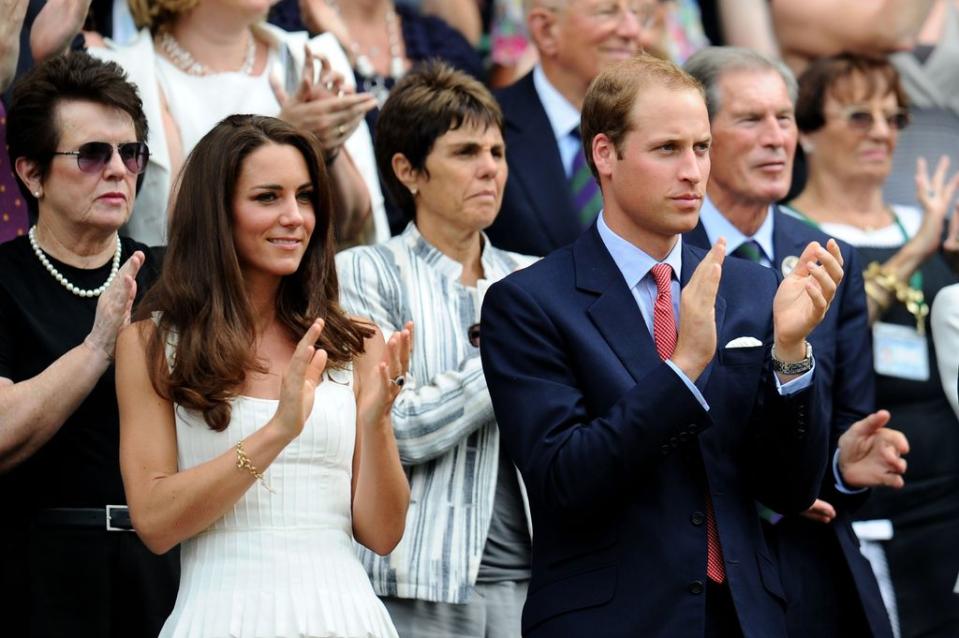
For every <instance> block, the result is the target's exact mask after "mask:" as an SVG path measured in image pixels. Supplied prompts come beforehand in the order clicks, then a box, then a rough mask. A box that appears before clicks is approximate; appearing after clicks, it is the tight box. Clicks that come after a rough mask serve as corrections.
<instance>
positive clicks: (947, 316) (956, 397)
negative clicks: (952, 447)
mask: <svg viewBox="0 0 959 638" xmlns="http://www.w3.org/2000/svg"><path fill="white" fill-rule="evenodd" d="M929 325H931V326H932V340H933V343H934V344H935V346H936V358H937V359H938V364H939V378H940V379H942V389H943V390H944V391H945V393H946V398H947V399H949V405H951V406H952V409H953V410H954V411H955V412H956V416H959V388H957V387H956V384H957V380H959V284H953V285H951V286H946V287H945V288H942V289H941V290H940V291H939V293H938V294H937V295H936V298H935V300H934V301H933V302H932V312H931V313H930V315H929Z"/></svg>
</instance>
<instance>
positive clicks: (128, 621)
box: [0, 528, 179, 638]
mask: <svg viewBox="0 0 959 638" xmlns="http://www.w3.org/2000/svg"><path fill="white" fill-rule="evenodd" d="M0 557H2V559H0V560H2V563H0V612H2V618H3V626H4V629H3V631H2V632H0V633H2V634H3V635H5V636H17V638H62V637H64V636H71V637H75V638H87V637H90V638H114V637H115V638H120V637H123V638H141V637H142V638H155V637H156V635H157V634H158V633H159V632H160V628H161V627H162V626H163V621H164V620H166V617H167V616H168V615H169V614H170V611H171V610H172V609H173V603H174V602H175V600H176V592H177V587H178V583H179V552H178V551H177V550H173V551H171V552H168V553H167V554H164V555H163V556H156V555H154V554H152V553H151V552H150V551H149V550H148V549H147V548H146V547H145V546H144V545H143V543H142V542H141V541H140V539H139V538H138V537H137V535H136V534H135V533H133V532H107V531H105V530H95V529H62V528H61V529H45V528H24V529H15V530H10V529H4V530H0Z"/></svg>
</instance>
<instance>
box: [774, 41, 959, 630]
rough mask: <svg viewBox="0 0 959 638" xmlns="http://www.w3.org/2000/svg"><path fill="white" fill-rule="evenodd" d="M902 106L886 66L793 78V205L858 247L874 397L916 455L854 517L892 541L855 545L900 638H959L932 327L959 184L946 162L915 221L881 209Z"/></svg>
mask: <svg viewBox="0 0 959 638" xmlns="http://www.w3.org/2000/svg"><path fill="white" fill-rule="evenodd" d="M908 108H909V104H908V103H907V100H906V96H905V93H904V91H903V88H902V86H901V84H900V78H899V74H898V73H897V71H896V69H895V67H893V66H892V65H891V64H890V63H889V62H888V61H887V60H886V59H884V58H871V57H865V56H861V55H854V54H843V55H838V56H835V57H831V58H823V59H820V60H818V61H816V62H813V63H812V64H811V65H810V66H809V67H808V68H807V69H806V71H805V72H804V73H803V75H802V76H801V77H800V78H799V98H798V100H797V103H796V122H797V124H798V126H799V130H800V134H801V143H802V145H803V149H804V150H805V152H806V157H807V163H808V171H809V174H808V181H807V183H806V187H805V189H804V190H803V191H802V193H801V194H800V195H799V197H797V198H796V199H794V200H793V201H792V202H791V203H790V206H791V207H792V209H793V210H794V212H796V213H797V214H798V215H800V216H802V217H803V218H804V219H806V220H807V221H809V222H810V223H812V224H816V225H818V226H821V227H822V229H823V230H824V231H825V232H827V233H829V234H831V235H834V236H836V237H838V238H840V239H843V240H845V241H847V242H848V243H850V244H852V245H854V246H856V247H857V248H858V250H859V253H860V255H861V256H862V258H863V259H862V263H863V264H868V267H867V270H866V272H865V291H864V294H865V295H866V299H867V303H868V307H869V319H870V322H871V323H872V330H873V347H874V351H875V354H876V356H875V368H876V370H875V372H876V393H877V396H879V397H881V399H882V404H883V407H885V408H888V409H889V411H890V412H891V413H892V422H891V423H890V424H889V425H890V427H892V428H895V429H897V430H900V431H902V432H903V433H904V434H905V435H906V437H907V438H908V439H909V443H910V448H911V449H910V453H909V456H908V462H909V470H908V473H907V474H906V476H905V480H906V485H905V487H904V488H903V489H901V490H898V491H892V490H889V489H881V488H880V489H876V490H874V493H873V494H872V495H871V496H870V498H869V500H868V501H867V502H866V504H865V505H864V506H863V507H862V509H860V510H859V511H858V512H857V517H858V518H860V519H861V520H881V521H887V522H888V523H883V524H882V525H880V526H879V527H878V528H877V527H876V526H872V529H873V530H875V529H884V530H888V529H890V527H891V531H892V537H891V538H886V536H888V535H887V534H883V535H882V536H883V538H878V537H876V536H874V535H872V534H870V535H867V536H863V540H865V541H873V543H872V544H871V545H870V544H869V543H866V544H865V545H866V546H867V547H870V548H872V549H871V550H867V551H872V550H880V548H881V549H884V550H885V560H886V561H888V575H889V576H891V585H892V588H893V589H894V595H893V592H892V591H888V596H887V600H886V603H887V606H888V607H890V608H891V609H892V610H893V611H897V613H898V620H899V624H900V626H901V629H902V634H901V635H902V636H919V635H922V636H944V637H945V636H950V637H951V636H957V635H959V605H956V595H955V593H954V591H953V590H954V587H955V584H956V575H957V573H959V549H957V546H956V543H955V539H956V537H957V536H959V497H957V496H956V495H957V494H959V420H957V418H956V414H955V413H954V412H953V411H952V408H951V407H950V405H949V403H948V401H947V399H946V395H945V393H944V392H943V388H942V384H941V381H940V379H939V372H938V370H937V366H936V349H935V347H934V345H933V340H932V338H931V330H930V322H929V317H928V315H929V308H930V306H931V305H932V302H933V299H934V298H935V297H936V295H937V294H938V293H939V291H940V289H942V288H943V287H945V286H948V285H950V284H952V283H954V282H955V281H956V275H955V273H953V272H952V271H951V270H950V268H949V266H948V265H947V263H946V261H945V259H944V258H943V253H942V252H940V247H941V245H942V237H943V228H944V225H945V217H946V213H947V211H948V205H949V201H950V200H951V199H952V196H953V193H954V192H955V190H956V187H957V184H959V175H954V176H952V177H951V178H950V177H949V175H948V171H949V162H948V160H946V159H945V158H942V159H940V160H939V162H938V164H937V166H936V168H935V170H934V171H933V172H932V175H931V176H930V173H929V170H928V167H927V165H926V162H925V160H922V159H920V160H919V162H918V166H917V168H916V173H915V182H916V188H917V193H916V198H917V200H918V201H919V203H920V204H921V207H922V210H919V209H917V208H914V207H911V206H902V205H896V204H895V203H890V202H889V201H888V200H887V199H886V198H885V197H884V192H883V186H884V184H885V183H886V180H887V178H888V177H889V175H890V172H891V171H892V170H893V154H894V152H895V151H896V147H897V144H898V142H899V134H900V131H901V130H902V129H903V128H904V127H905V126H906V125H907V124H908V122H909V118H908V115H907V113H908V110H907V109H908ZM953 226H954V224H953ZM954 230H955V229H953V233H952V234H954ZM945 248H946V249H948V246H945ZM838 364H839V365H842V362H839V363H838ZM889 523H891V525H889ZM860 529H862V528H860ZM879 541H881V543H879V544H877V543H878V542H879ZM880 556H881V554H880ZM880 560H881V559H880ZM877 576H879V580H880V584H883V581H884V580H885V583H886V584H888V583H889V578H888V577H886V578H885V579H884V578H883V577H882V576H881V575H880V573H879V572H878V571H877ZM893 621H894V623H895V621H896V618H895V616H894V617H893Z"/></svg>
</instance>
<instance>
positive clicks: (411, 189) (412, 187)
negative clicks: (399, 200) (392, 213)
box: [410, 186, 416, 197]
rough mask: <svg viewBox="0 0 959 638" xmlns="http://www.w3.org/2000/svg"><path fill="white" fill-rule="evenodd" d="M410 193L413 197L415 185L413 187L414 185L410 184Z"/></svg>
mask: <svg viewBox="0 0 959 638" xmlns="http://www.w3.org/2000/svg"><path fill="white" fill-rule="evenodd" d="M410 193H411V194H412V195H413V197H416V187H415V186H410Z"/></svg>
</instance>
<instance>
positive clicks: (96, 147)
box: [53, 142, 150, 175]
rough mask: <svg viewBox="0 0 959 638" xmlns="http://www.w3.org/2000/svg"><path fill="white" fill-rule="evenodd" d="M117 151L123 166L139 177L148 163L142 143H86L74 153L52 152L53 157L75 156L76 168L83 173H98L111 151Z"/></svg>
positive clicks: (145, 149)
mask: <svg viewBox="0 0 959 638" xmlns="http://www.w3.org/2000/svg"><path fill="white" fill-rule="evenodd" d="M114 148H116V149H117V153H119V154H120V159H121V160H122V161H123V165H124V166H126V168H127V170H128V171H130V172H131V173H134V174H136V175H139V174H140V173H142V172H143V171H145V170H146V168H147V162H148V161H150V149H149V148H147V145H146V144H145V143H143V142H125V143H123V144H118V145H117V146H114V145H113V144H110V143H109V142H87V143H86V144H81V145H80V148H78V149H77V150H75V151H54V153H53V154H54V155H75V156H76V158H77V166H78V167H79V168H80V170H81V171H83V172H84V173H98V172H100V171H102V170H103V167H104V166H106V165H107V164H109V163H110V160H111V159H113V149H114Z"/></svg>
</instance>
